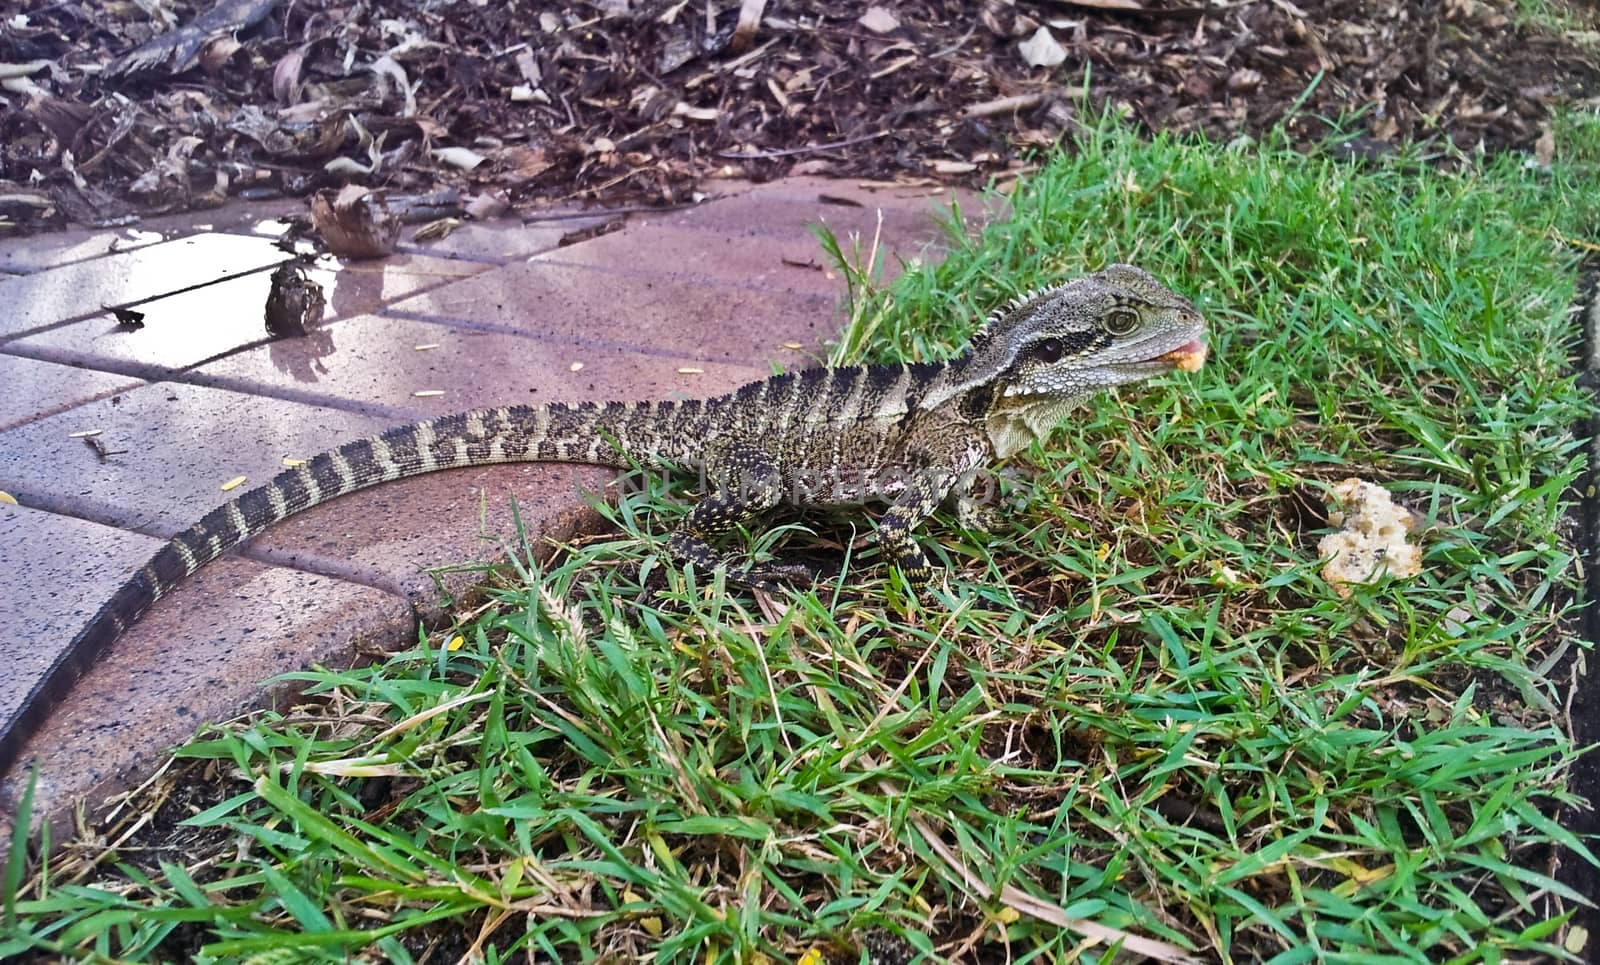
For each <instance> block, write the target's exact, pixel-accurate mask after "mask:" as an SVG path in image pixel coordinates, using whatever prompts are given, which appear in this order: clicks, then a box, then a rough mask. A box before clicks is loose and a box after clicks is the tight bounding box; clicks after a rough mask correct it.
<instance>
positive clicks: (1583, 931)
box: [1561, 925, 1589, 955]
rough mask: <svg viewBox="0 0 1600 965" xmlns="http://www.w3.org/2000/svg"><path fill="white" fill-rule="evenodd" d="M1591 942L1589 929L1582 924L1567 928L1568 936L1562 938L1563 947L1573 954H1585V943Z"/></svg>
mask: <svg viewBox="0 0 1600 965" xmlns="http://www.w3.org/2000/svg"><path fill="white" fill-rule="evenodd" d="M1588 944H1589V929H1587V928H1585V927H1583V926H1582V925H1573V926H1572V927H1571V928H1568V929H1567V937H1566V938H1565V939H1563V940H1562V942H1561V947H1562V948H1565V949H1566V950H1567V951H1568V952H1570V953H1572V954H1573V955H1581V954H1583V949H1584V946H1585V945H1588Z"/></svg>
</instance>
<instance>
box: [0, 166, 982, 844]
mask: <svg viewBox="0 0 1600 965" xmlns="http://www.w3.org/2000/svg"><path fill="white" fill-rule="evenodd" d="M716 190H717V191H718V192H719V196H718V197H716V198H714V199H712V200H708V201H707V202H706V203H704V204H701V205H698V206H695V207H693V208H686V209H678V210H673V211H666V212H659V213H651V214H649V215H641V214H632V215H629V216H627V217H626V218H624V219H620V220H622V221H623V226H622V227H621V229H620V230H617V231H612V232H610V233H605V234H601V235H599V236H598V237H592V238H589V239H588V240H583V241H580V242H578V243H575V244H571V245H568V246H562V241H563V239H564V238H565V237H566V236H567V235H568V234H569V233H571V232H575V231H582V230H585V229H593V228H594V227H595V226H597V225H602V224H607V223H609V222H611V221H615V220H619V218H618V217H613V216H607V215H605V214H604V213H597V212H588V213H578V214H576V216H574V214H572V213H564V214H560V215H553V216H552V217H550V218H548V219H547V220H540V221H534V222H529V223H526V224H519V223H516V222H500V223H490V224H474V225H468V226H466V227H465V228H464V229H462V230H460V231H457V232H456V233H454V234H452V235H450V236H449V237H447V238H445V239H443V240H441V241H439V242H436V243H431V244H424V243H417V242H412V241H409V240H403V241H402V244H401V249H400V252H399V253H397V254H396V255H395V256H393V257H391V258H389V259H385V260H382V261H375V262H354V263H346V264H338V263H335V262H331V261H326V260H324V261H323V262H319V268H318V270H317V271H315V272H313V274H312V276H313V277H314V278H316V280H318V281H319V282H320V283H321V284H322V285H323V287H324V290H325V292H326V294H327V299H328V312H327V321H326V322H325V323H324V325H323V326H322V327H321V328H319V329H317V330H316V331H314V332H313V333H312V334H310V335H308V336H306V337H303V338H296V339H285V340H275V341H274V340H269V339H268V338H267V335H266V330H265V327H264V325H263V322H262V308H263V306H264V304H265V301H266V296H267V278H268V275H269V274H270V271H271V269H272V268H273V267H275V266H276V265H277V264H279V263H280V262H282V261H283V260H285V258H286V257H287V255H286V254H285V252H284V251H283V250H281V249H280V248H278V247H276V246H275V245H274V244H273V240H274V237H275V236H276V235H278V234H280V233H281V231H282V228H281V226H280V225H278V224H277V223H276V222H275V218H276V216H277V215H278V214H281V213H285V212H287V211H291V210H298V203H294V202H275V203H273V204H270V205H252V206H238V207H230V208H227V209H223V210H222V211H219V212H207V213H199V214H191V215H187V216H182V217H173V218H163V219H156V220H155V221H152V222H146V223H145V224H143V225H141V226H140V227H139V228H137V229H121V230H107V231H93V230H86V229H73V230H70V231H67V232H62V233H59V234H54V235H44V236H39V237H35V238H27V239H11V240H0V305H3V306H5V311H3V312H0V491H3V492H6V493H9V494H10V495H11V496H12V497H14V498H15V499H16V501H17V503H18V504H19V505H15V506H13V505H5V504H0V567H3V568H4V572H5V573H6V574H7V576H6V589H7V592H5V593H3V594H0V625H3V626H4V627H5V628H6V630H7V631H8V632H7V634H6V640H7V643H6V648H7V649H6V655H7V658H8V659H7V660H6V661H5V664H4V668H3V670H0V715H9V714H11V713H13V712H14V711H15V709H16V707H17V706H18V704H19V702H20V700H21V698H22V695H23V694H24V693H26V692H27V689H28V688H29V687H30V686H31V685H32V683H33V682H34V681H35V680H36V679H37V676H38V674H40V673H41V672H42V670H43V668H44V667H45V666H48V664H49V663H50V661H51V659H52V657H53V656H54V654H55V653H56V651H57V649H58V648H60V647H63V646H65V644H66V643H67V642H68V640H70V639H71V637H72V635H73V634H74V633H75V632H76V631H77V629H78V628H79V627H81V626H82V624H83V623H84V622H86V621H87V620H88V618H89V617H90V616H91V615H93V613H94V612H95V610H96V609H97V608H98V607H99V606H100V605H101V604H102V603H103V602H104V601H105V600H106V599H108V598H109V597H110V595H111V594H112V592H113V591H114V590H115V589H116V587H117V586H118V585H120V584H121V583H122V582H123V581H124V580H125V579H127V578H128V576H129V575H131V573H132V572H133V570H134V569H136V568H137V567H138V566H140V565H142V563H143V562H144V561H145V559H147V558H148V556H149V555H150V554H151V553H152V552H153V551H154V550H155V549H156V548H157V547H158V546H159V545H160V541H161V540H162V539H165V538H168V537H170V536H171V535H173V534H174V533H176V532H178V531H179V530H181V529H183V528H185V527H187V526H188V525H189V524H191V523H192V522H194V521H195V520H197V519H199V518H200V517H201V516H202V515H204V514H205V513H206V512H207V511H208V510H210V509H212V508H213V507H215V506H217V505H220V504H221V503H223V502H225V501H226V500H227V498H229V496H230V495H237V494H238V493H239V492H242V491H244V490H243V489H242V488H241V489H238V490H234V491H232V492H231V493H229V492H224V491H223V489H222V486H223V484H224V483H226V482H228V481H229V480H232V479H234V478H235V477H237V476H241V475H242V476H246V477H247V480H248V481H247V483H246V484H245V486H246V487H248V486H254V485H257V484H259V483H261V482H265V481H266V480H267V479H269V478H270V477H271V476H272V475H274V474H275V473H277V472H278V471H280V470H281V469H282V468H283V467H284V465H285V460H286V459H304V458H307V457H309V456H312V455H315V454H316V453H318V452H321V451H323V450H325V449H328V448H331V447H333V446H335V445H338V444H339V443H341V442H345V441H348V440H350V439H354V438H358V437H361V436H365V435H370V434H372V433H373V432H375V431H378V430H381V429H383V428H386V427H388V426H391V425H396V424H399V423H402V422H409V421H413V420H416V419H420V418H428V417H432V416H437V415H444V414H448V413H451V412H457V411H461V410H463V409H469V408H474V407H479V406H485V405H504V404H512V403H523V402H545V401H582V400H601V399H623V400H626V399H643V398H659V397H667V398H671V397H692V396H706V395H715V394H718V393H721V392H725V391H727V390H729V389H731V388H733V387H735V386H738V385H740V384H742V383H744V382H747V381H749V380H751V379H755V378H760V377H762V376H764V375H767V374H769V373H770V372H771V371H773V367H774V366H783V367H788V368H794V367H799V366H802V365H806V364H809V363H810V362H811V361H813V360H814V359H816V358H817V357H818V356H819V353H820V343H821V342H822V341H823V340H825V339H827V338H829V337H831V336H833V335H834V334H835V333H836V332H837V331H838V328H839V326H840V324H841V322H842V320H843V315H842V312H841V299H842V296H843V294H844V284H843V279H842V278H840V277H839V276H838V273H837V272H836V271H833V270H832V269H831V266H827V264H826V261H825V259H824V257H823V254H822V250H821V247H820V245H819V243H818V241H817V238H816V236H815V235H814V233H813V230H812V226H813V225H815V224H816V223H817V222H819V221H820V222H826V223H827V224H828V225H829V226H830V227H832V228H833V230H834V231H835V232H836V233H837V234H839V236H840V237H841V238H842V239H843V238H845V237H847V236H849V235H854V236H856V237H858V238H859V239H861V243H862V244H863V245H867V244H870V243H871V242H872V240H873V239H874V238H877V239H878V240H879V242H880V243H881V245H882V246H883V247H884V248H885V249H886V251H888V252H892V253H894V255H898V256H899V257H905V258H909V257H914V256H916V255H917V254H918V253H919V252H924V251H925V250H927V249H928V247H929V246H930V245H933V246H937V245H938V244H939V243H940V242H941V240H943V239H944V238H945V237H947V236H946V234H945V230H944V228H943V227H942V226H941V225H940V224H939V223H938V219H939V218H940V217H942V211H943V208H944V207H945V206H946V205H947V204H948V203H949V200H950V197H949V196H948V195H947V194H944V193H942V192H939V191H938V190H937V189H928V188H908V187H896V186H887V185H878V186H869V185H862V184H859V183H855V182H832V181H825V180H818V179H791V180H788V181H782V182H775V183H772V184H768V185H762V186H759V187H750V186H748V185H724V186H719V187H717V189H716ZM962 208H963V210H964V211H974V210H977V206H976V205H975V204H973V203H972V202H971V199H970V198H965V199H963V205H962ZM410 234H411V233H410V232H409V231H408V232H407V235H406V238H407V239H409V238H410ZM846 247H847V250H849V247H848V245H847V246H846ZM886 264H887V265H888V266H890V267H889V273H891V274H892V271H893V267H892V266H893V265H894V264H895V258H894V257H892V256H891V257H888V258H887V260H886ZM120 307H133V308H135V309H136V310H137V311H139V312H141V313H143V316H144V317H143V322H144V325H143V327H142V328H138V329H134V330H129V329H128V328H126V327H124V326H121V325H119V324H118V321H117V319H116V318H115V317H114V316H113V315H112V313H111V311H110V309H112V308H120ZM795 346H798V348H796V347H795ZM419 393H422V394H420V395H419ZM87 432H95V433H97V434H96V435H94V436H93V437H92V438H93V440H94V443H96V444H98V449H97V448H96V447H95V446H92V445H91V444H89V443H87V442H86V441H85V439H84V438H83V437H82V435H81V434H82V433H87ZM608 478H609V474H608V473H607V472H606V471H604V470H599V469H594V468H589V467H577V466H570V465H538V464H520V465H508V466H491V467H483V468H480V469H466V470H455V471H450V472H443V473H434V474H432V475H429V476H421V477H417V478H414V479H409V480H403V481H399V482H395V483H389V484H385V485H381V486H378V487H376V488H373V489H369V490H366V491H364V492H361V493H356V494H353V495H350V496H347V497H344V498H342V499H338V500H335V501H333V502H332V503H329V504H326V505H323V506H319V507H316V508H314V509H312V510H309V511H307V512H305V513H303V514H301V515H299V516H297V517H294V518H292V519H290V520H287V521H285V522H284V523H282V524H280V525H278V526H276V527H274V528H272V529H271V530H269V531H268V532H267V533H265V534H263V535H262V536H260V537H257V538H256V539H255V540H253V541H251V542H250V543H248V544H246V545H245V546H243V547H240V548H239V549H238V550H236V551H234V552H231V553H229V554H227V555H226V556H225V557H224V558H223V559H221V560H218V561H216V562H214V563H212V564H211V565H209V566H207V567H205V568H203V569H202V570H201V572H200V573H199V574H197V575H196V576H194V577H192V578H190V579H189V580H188V581H187V582H186V583H185V584H184V585H183V586H181V587H180V588H179V589H178V590H176V591H174V592H173V593H172V594H170V595H169V596H167V597H165V598H163V599H162V600H161V601H160V602H159V603H157V605H156V606H155V607H154V609H152V610H151V612H150V613H149V614H147V615H146V616H145V617H144V618H143V619H142V620H141V621H140V622H139V624H138V625H137V626H135V627H134V628H133V629H132V630H131V631H129V632H128V633H126V634H124V635H123V637H122V638H121V639H120V640H118V641H117V643H116V645H115V646H114V647H113V648H112V650H111V651H110V652H109V653H108V654H107V655H106V656H105V657H104V659H102V660H101V661H100V662H99V663H98V664H97V665H96V666H95V667H94V668H93V669H92V670H91V671H90V672H89V673H88V674H87V675H86V676H85V677H84V679H83V680H82V681H81V682H80V683H79V684H78V685H77V687H76V688H75V689H74V691H73V693H72V694H71V696H70V697H69V698H68V699H67V700H66V701H64V702H63V703H62V704H61V705H60V706H59V707H58V708H57V709H56V710H55V711H54V713H53V716H52V718H51V720H50V721H49V722H48V723H47V724H46V726H45V727H44V728H43V730H42V731H41V732H40V733H39V734H38V735H36V737H35V738H34V740H33V741H32V743H31V745H30V747H29V749H28V751H27V752H26V753H25V754H24V759H25V760H27V759H37V761H38V763H39V767H40V783H39V787H38V790H37V792H36V799H35V800H36V805H35V806H36V808H37V809H39V810H41V811H43V812H46V813H50V814H53V815H56V816H58V817H59V816H62V815H65V814H66V812H67V809H68V808H69V806H70V805H71V804H72V803H73V802H74V801H75V800H77V799H79V798H83V797H85V796H89V797H91V798H93V797H97V796H99V795H103V794H105V793H110V792H115V791H118V790H121V789H124V788H126V787H129V786H132V785H133V784H135V783H137V782H139V781H140V780H142V779H143V778H144V777H145V776H146V775H147V774H148V773H149V771H150V770H151V769H152V768H153V767H154V766H156V764H157V763H158V761H159V757H160V754H161V752H162V751H163V750H164V749H165V748H167V747H169V746H171V745H173V744H175V743H178V742H181V741H182V740H184V739H186V738H187V737H188V736H189V735H190V734H192V733H193V732H194V730H195V729H196V728H197V727H198V726H200V725H201V724H203V723H205V722H208V721H220V720H225V719H228V718H231V717H233V716H235V715H237V714H239V713H241V712H244V711H246V710H249V709H251V708H254V707H259V706H264V705H272V704H274V703H275V702H276V703H280V704H281V703H282V702H283V701H285V700H286V699H288V698H289V697H290V696H291V695H292V691H291V690H290V689H288V687H287V686H286V685H283V684H273V683H271V678H272V677H274V676H275V675H277V674H282V673H286V672H290V671H294V670H298V669H302V668H305V667H309V666H312V665H313V664H323V665H333V666H337V665H341V664H342V665H348V664H349V663H351V662H353V661H354V660H356V659H358V658H359V657H360V656H361V655H362V654H366V653H371V652H373V651H377V650H385V649H394V648H397V647H400V646H404V645H408V644H409V643H410V642H412V641H413V640H414V639H415V634H416V621H417V620H418V619H419V618H421V619H427V618H430V617H434V616H438V615H439V614H440V612H441V609H440V608H441V604H442V597H441V592H440V589H441V585H442V586H443V587H444V588H445V589H446V590H447V591H449V592H452V593H458V592H461V591H463V590H466V589H468V588H470V586H471V584H472V582H473V580H474V577H473V576H472V575H471V574H469V573H455V574H451V575H446V576H441V577H439V578H438V579H436V578H435V575H434V574H432V573H430V569H432V568H435V567H447V566H454V565H457V564H471V563H489V562H493V561H495V560H497V559H498V558H499V557H500V555H501V552H502V550H501V547H502V545H503V540H506V539H508V538H510V537H511V535H512V533H513V527H512V518H511V501H512V497H513V496H514V497H515V499H516V502H517V505H518V508H519V511H520V513H521V517H522V520H523V522H524V524H525V525H526V527H527V529H528V531H529V532H530V534H532V535H533V536H534V537H535V538H538V537H540V536H562V535H568V534H571V533H573V532H575V531H577V530H578V529H580V528H582V527H586V526H592V525H594V524H595V523H596V521H597V520H596V517H595V515H594V514H593V512H592V510H590V509H588V508H587V506H586V502H585V496H584V493H585V492H586V491H589V492H592V491H594V490H596V489H599V488H600V487H601V486H602V485H603V484H604V482H605V480H606V479H608ZM24 777H25V773H24V772H23V771H22V770H21V769H20V768H19V769H16V770H15V771H14V772H13V773H11V774H8V775H5V777H4V781H3V783H0V816H9V814H10V813H11V812H12V811H13V809H14V803H15V801H16V795H17V793H18V792H19V789H20V788H19V784H18V782H19V780H21V779H23V778H24ZM3 819H4V818H3V817H0V820H3Z"/></svg>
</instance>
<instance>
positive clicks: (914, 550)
mask: <svg viewBox="0 0 1600 965" xmlns="http://www.w3.org/2000/svg"><path fill="white" fill-rule="evenodd" d="M963 443H965V440H960V441H958V442H957V444H955V445H948V444H947V445H944V446H938V447H937V448H936V450H935V451H933V452H925V453H923V454H921V455H920V456H919V457H918V458H917V459H916V464H917V465H919V466H920V468H919V469H917V470H915V471H914V472H912V473H911V476H910V478H909V479H907V480H906V482H905V488H904V489H902V490H901V492H900V494H899V496H898V497H896V499H895V500H894V503H893V504H892V505H891V506H890V507H889V511H888V512H886V513H884V514H883V519H882V520H880V521H879V523H878V545H880V546H882V547H883V548H884V549H885V550H886V551H887V552H889V553H891V554H893V555H894V558H895V562H896V563H897V564H898V565H899V567H900V572H901V574H902V575H904V576H905V579H906V583H908V584H909V585H911V586H912V587H913V588H919V589H920V588H921V587H924V586H926V585H928V584H929V583H931V582H932V581H933V567H932V566H931V565H930V564H929V563H928V556H927V554H926V553H924V552H923V551H922V547H921V545H919V544H918V543H917V538H916V536H915V533H914V530H915V529H916V528H917V526H918V525H919V524H920V523H921V522H922V521H923V520H925V519H927V518H928V517H929V516H931V515H932V514H933V511H934V510H935V509H938V508H939V504H940V503H941V502H943V501H944V500H945V499H947V498H948V499H954V500H955V501H956V512H957V515H958V516H960V517H961V524H962V525H963V526H968V525H969V524H970V523H974V522H979V521H980V519H979V517H978V515H977V511H978V510H979V509H980V507H979V506H977V504H976V503H974V502H973V501H972V498H971V489H972V484H973V482H974V481H975V480H976V478H977V470H978V468H979V467H980V466H981V465H982V464H983V458H984V451H983V449H982V447H981V446H980V445H970V444H967V445H963Z"/></svg>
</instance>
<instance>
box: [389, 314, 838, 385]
mask: <svg viewBox="0 0 1600 965" xmlns="http://www.w3.org/2000/svg"><path fill="white" fill-rule="evenodd" d="M377 314H378V315H380V316H382V317H386V318H402V319H405V320H407V321H413V322H429V323H432V324H434V325H444V326H446V327H448V328H454V329H460V330H462V331H468V332H491V333H493V334H496V335H518V336H521V337H523V338H550V339H559V340H560V341H563V342H567V343H569V344H571V345H575V346H578V347H580V348H596V349H610V350H612V351H621V352H637V353H638V354H640V355H648V356H650V357H652V358H662V359H673V360H675V361H683V362H706V363H709V364H711V365H733V366H736V367H742V368H747V369H752V370H756V371H760V370H762V369H766V368H768V365H767V362H766V360H764V359H753V360H748V361H742V362H741V361H730V360H728V359H727V358H718V357H717V356H715V355H705V354H700V353H697V352H679V351H674V350H672V349H664V348H660V347H657V346H654V345H640V344H639V343H637V342H619V341H616V340H614V339H607V338H588V337H585V336H582V335H572V334H570V333H567V332H553V331H550V330H549V329H538V330H529V329H527V328H519V327H517V326H514V325H508V324H505V323H502V322H485V321H480V320H478V319H469V318H456V317H453V316H450V315H435V314H433V313H431V312H417V311H410V310H408V309H403V308H385V309H382V310H380V311H379V312H378V313H377ZM811 362H812V363H813V364H817V365H820V364H822V359H821V356H820V354H819V355H818V356H817V357H815V358H812V359H811Z"/></svg>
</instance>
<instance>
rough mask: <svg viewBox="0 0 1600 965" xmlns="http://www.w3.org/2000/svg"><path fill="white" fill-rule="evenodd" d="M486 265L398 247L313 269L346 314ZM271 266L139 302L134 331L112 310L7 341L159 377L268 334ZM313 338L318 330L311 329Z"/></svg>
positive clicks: (62, 358)
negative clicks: (373, 257) (376, 257)
mask: <svg viewBox="0 0 1600 965" xmlns="http://www.w3.org/2000/svg"><path fill="white" fill-rule="evenodd" d="M486 267H487V266H484V265H480V264H474V263H471V262H461V261H450V260H447V259H443V258H430V257H428V256H425V255H394V256H392V257H390V258H386V259H383V260H381V261H359V262H349V263H345V264H342V265H339V264H338V263H336V262H321V263H319V264H318V267H316V268H314V269H312V270H311V271H309V272H308V275H309V276H310V277H311V278H312V279H313V280H315V281H316V282H317V283H318V284H320V285H322V287H323V294H324V296H325V297H326V298H327V300H328V308H327V315H326V318H327V319H329V320H331V319H336V318H348V317H350V316H353V315H359V314H364V313H368V312H374V311H377V310H378V309H379V308H381V307H382V306H383V305H385V304H386V303H388V302H390V301H394V300H396V299H399V298H404V297H406V296H408V295H411V294H414V293H416V292H419V291H426V290H427V289H429V288H434V287H437V286H439V285H442V284H446V283H448V282H451V281H455V280H458V279H461V278H466V277H469V276H471V275H474V274H476V273H477V272H479V271H482V270H484V269H485V268H486ZM271 278H272V273H271V272H270V271H257V272H252V273H251V274H247V275H241V276H239V277H237V278H230V279H227V280H226V281H220V282H217V283H216V284H213V285H205V286H203V287H200V288H195V289H192V290H190V291H185V292H180V293H178V294H175V295H168V296H166V297H164V298H157V299H155V300H153V301H148V302H144V303H142V304H140V305H139V308H138V310H139V311H140V312H142V313H143V314H144V319H143V322H144V325H143V327H142V328H139V329H137V330H134V331H127V330H124V329H123V328H121V327H120V326H118V324H117V322H116V320H115V319H114V318H112V317H111V316H110V315H96V316H94V317H92V318H88V319H85V320H83V321H80V322H74V323H71V324H68V325H61V326H57V327H55V328H51V329H47V330H45V331H42V332H38V333H36V334H34V335H30V336H27V337H24V338H20V339H17V340H15V341H12V342H8V343H7V344H6V351H8V352H14V353H16V354H19V355H27V356H30V357H33V358H41V359H46V360H49V361H53V362H65V363H70V364H75V365H88V366H93V367H95V368H103V369H109V370H111V371H116V372H124V373H128V374H131V375H137V376H140V377H143V378H151V379H159V378H164V377H166V376H168V375H169V374H170V373H172V372H175V371H179V370H182V369H186V368H188V367H190V366H193V365H198V364H199V363H201V362H205V361H207V360H209V359H214V358H217V357H219V356H222V355H226V354H228V353H230V352H234V351H237V350H239V349H242V348H245V347H248V346H251V345H260V344H262V343H264V342H266V341H267V340H268V335H267V330H266V324H265V322H264V321H263V311H264V309H265V307H266V302H267V294H268V292H269V291H271V287H272V284H271ZM311 338H312V339H316V338H317V336H315V335H313V336H311Z"/></svg>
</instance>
